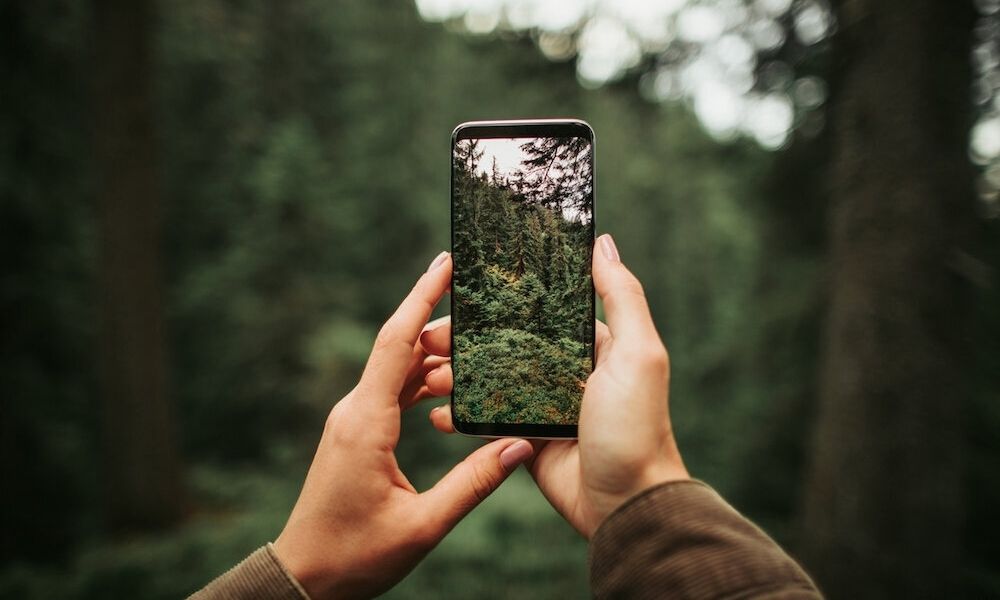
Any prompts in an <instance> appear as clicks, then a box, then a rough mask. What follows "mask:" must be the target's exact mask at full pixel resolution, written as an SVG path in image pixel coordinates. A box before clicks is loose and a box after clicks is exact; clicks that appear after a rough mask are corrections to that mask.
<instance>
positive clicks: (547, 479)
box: [420, 235, 688, 539]
mask: <svg viewBox="0 0 1000 600" xmlns="http://www.w3.org/2000/svg"><path fill="white" fill-rule="evenodd" d="M593 274H594V286H595V288H596V289H597V293H598V294H599V295H600V297H601V299H602V300H603V301H604V310H605V314H606V316H607V320H608V324H607V326H605V325H604V324H603V323H601V322H598V323H597V330H596V332H597V364H596V365H595V368H594V372H593V373H592V374H591V376H590V378H589V379H588V380H587V387H586V391H585V392H584V396H583V405H582V407H581V410H580V424H579V439H578V440H566V441H549V442H545V441H536V442H534V444H535V458H534V459H533V460H531V461H529V463H527V464H528V467H529V469H530V471H531V474H532V476H533V477H534V478H535V481H536V482H537V483H538V487H539V488H540V489H541V491H542V493H543V494H544V495H545V497H546V498H548V500H549V502H551V503H552V506H554V507H555V509H556V510H557V511H559V513H560V514H562V516H563V517H565V518H566V520H567V521H569V522H570V524H572V525H573V526H574V527H575V528H576V529H577V530H578V531H579V532H580V533H581V534H583V535H584V536H585V537H587V538H588V539H589V538H590V537H591V536H592V535H593V533H594V531H596V529H597V527H598V525H600V524H601V522H602V521H603V520H604V519H605V517H607V516H608V515H609V514H611V512H612V511H614V510H615V509H616V508H618V507H619V506H620V505H621V504H622V503H623V502H625V501H626V500H628V499H629V498H630V497H632V496H634V495H635V494H637V493H639V492H641V491H642V490H644V489H646V488H649V487H651V486H653V485H656V484H658V483H662V482H666V481H672V480H682V479H688V473H687V470H686V469H685V468H684V463H683V462H682V461H681V456H680V452H679V451H678V450H677V443H676V441H675V439H674V436H673V433H672V430H671V428H670V416H669V414H668V412H667V387H668V383H669V379H670V366H669V360H668V358H667V351H666V348H665V347H664V346H663V343H662V342H661V341H660V337H659V335H658V334H657V332H656V328H655V327H654V325H653V319H652V317H651V316H650V313H649V306H648V305H647V303H646V297H645V295H644V293H643V290H642V285H641V284H640V283H639V280H638V279H636V277H635V276H634V275H633V274H632V273H631V272H630V271H629V270H628V269H627V268H626V267H625V265H623V264H622V262H621V260H620V258H619V256H618V250H617V248H616V247H615V244H614V241H613V240H612V239H611V236H610V235H603V236H601V237H600V238H599V239H598V240H597V244H596V248H595V252H594V260H593ZM450 338H451V332H450V323H449V324H444V325H442V326H440V327H438V328H437V329H434V330H430V331H426V332H424V334H423V335H422V336H421V338H420V342H421V345H422V346H423V347H424V349H425V350H426V351H427V352H428V353H430V354H435V355H438V356H448V355H450V354H451V348H450V346H449V344H450ZM428 385H429V386H431V387H432V388H433V389H434V391H435V393H437V394H442V395H443V394H447V393H449V392H450V391H451V386H452V376H451V367H450V365H448V364H445V365H443V366H441V367H439V368H438V369H437V370H436V371H435V372H433V373H431V374H430V375H429V376H428ZM431 421H432V422H433V423H434V426H435V427H436V428H437V429H439V430H441V431H445V432H452V431H454V429H453V427H452V421H451V410H450V407H449V406H448V405H445V406H442V407H439V408H437V409H435V410H434V411H432V412H431Z"/></svg>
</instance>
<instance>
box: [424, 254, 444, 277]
mask: <svg viewBox="0 0 1000 600" xmlns="http://www.w3.org/2000/svg"><path fill="white" fill-rule="evenodd" d="M447 258H448V252H447V251H445V252H442V253H441V254H438V255H437V258H435V259H434V260H433V261H431V266H429V267H427V272H428V273H430V272H431V271H433V270H434V269H436V268H438V267H440V266H441V264H442V263H444V261H445V260H446V259H447Z"/></svg>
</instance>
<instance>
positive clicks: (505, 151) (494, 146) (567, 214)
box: [476, 137, 590, 223]
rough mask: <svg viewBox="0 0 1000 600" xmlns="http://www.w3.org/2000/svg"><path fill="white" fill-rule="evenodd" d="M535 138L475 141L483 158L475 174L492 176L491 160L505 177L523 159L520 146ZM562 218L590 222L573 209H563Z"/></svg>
mask: <svg viewBox="0 0 1000 600" xmlns="http://www.w3.org/2000/svg"><path fill="white" fill-rule="evenodd" d="M533 139H535V138H530V137H521V138H482V139H479V140H477V141H478V142H479V148H480V150H482V151H483V157H482V158H481V159H480V160H479V164H478V165H477V166H476V173H485V174H486V175H487V176H490V177H492V175H493V159H494V158H495V159H496V161H497V171H499V173H500V176H501V177H507V176H509V175H510V174H511V173H513V172H514V171H516V170H518V168H519V167H520V166H521V161H522V160H524V158H525V152H524V151H523V150H521V145H522V144H524V143H525V142H529V141H531V140H533ZM563 218H564V219H566V220H568V221H579V222H581V223H587V222H588V221H590V214H589V213H580V212H579V211H577V210H576V209H573V208H568V207H567V208H565V209H563Z"/></svg>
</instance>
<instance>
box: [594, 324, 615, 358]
mask: <svg viewBox="0 0 1000 600" xmlns="http://www.w3.org/2000/svg"><path fill="white" fill-rule="evenodd" d="M594 334H595V337H596V338H597V352H596V354H597V360H602V356H606V351H607V349H608V345H609V344H610V343H611V330H610V329H608V326H607V325H605V324H604V322H603V321H600V320H598V321H597V322H596V326H595V327H594Z"/></svg>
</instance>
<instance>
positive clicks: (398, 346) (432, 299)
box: [361, 252, 451, 399]
mask: <svg viewBox="0 0 1000 600" xmlns="http://www.w3.org/2000/svg"><path fill="white" fill-rule="evenodd" d="M450 281H451V255H450V254H448V253H447V252H443V253H441V254H440V255H438V257H437V258H436V259H435V260H434V262H433V263H431V266H430V268H429V270H428V271H427V272H426V273H424V274H423V275H422V276H421V277H420V279H419V280H418V281H417V284H416V285H415V286H414V287H413V290H412V291H410V293H409V295H408V296H407V297H406V299H404V300H403V303H402V304H400V305H399V308H397V309H396V312H395V313H393V315H392V316H391V317H389V320H388V321H386V322H385V325H383V326H382V329H381V330H380V331H379V333H378V337H376V338H375V346H374V348H372V353H371V356H369V358H368V364H367V365H365V371H364V373H363V374H362V375H361V387H363V388H366V389H367V390H369V391H370V392H375V395H377V396H383V397H386V398H393V399H395V398H397V397H398V396H399V394H400V392H402V390H403V385H404V383H405V382H406V379H407V375H408V373H407V370H408V366H409V365H410V361H411V360H412V358H413V354H414V351H415V350H414V346H416V343H417V336H419V335H420V332H421V331H422V330H423V328H424V325H426V324H427V319H429V318H430V316H431V311H433V310H434V306H435V305H436V304H437V303H438V300H440V299H441V296H442V295H443V294H444V291H445V289H446V288H447V287H448V284H449V282H450ZM383 393H384V394H383Z"/></svg>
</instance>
